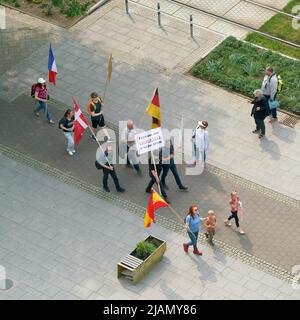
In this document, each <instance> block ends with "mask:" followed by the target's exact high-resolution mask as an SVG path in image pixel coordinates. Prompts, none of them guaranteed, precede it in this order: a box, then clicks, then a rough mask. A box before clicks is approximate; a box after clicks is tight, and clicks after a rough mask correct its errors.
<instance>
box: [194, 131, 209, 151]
mask: <svg viewBox="0 0 300 320" xmlns="http://www.w3.org/2000/svg"><path fill="white" fill-rule="evenodd" d="M195 144H196V147H197V148H198V149H199V150H200V151H207V149H208V145H209V140H208V132H207V130H204V129H202V128H198V129H197V130H196V137H195Z"/></svg>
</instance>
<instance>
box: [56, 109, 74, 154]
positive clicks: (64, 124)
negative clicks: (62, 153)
mask: <svg viewBox="0 0 300 320" xmlns="http://www.w3.org/2000/svg"><path fill="white" fill-rule="evenodd" d="M74 120H75V117H74V114H73V111H72V110H71V109H67V111H66V112H65V114H64V116H63V118H62V119H60V121H59V123H58V127H59V129H62V130H63V133H64V136H65V137H66V138H67V141H68V144H67V152H68V154H69V155H70V156H73V155H74V153H75V143H74Z"/></svg>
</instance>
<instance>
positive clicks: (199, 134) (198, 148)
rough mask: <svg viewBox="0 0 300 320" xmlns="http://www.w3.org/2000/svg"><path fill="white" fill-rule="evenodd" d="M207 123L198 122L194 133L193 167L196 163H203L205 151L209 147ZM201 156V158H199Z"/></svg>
mask: <svg viewBox="0 0 300 320" xmlns="http://www.w3.org/2000/svg"><path fill="white" fill-rule="evenodd" d="M207 127H208V122H207V121H198V126H197V128H196V129H195V131H194V134H193V137H194V138H195V142H194V150H195V160H194V165H195V164H196V162H197V161H199V160H201V162H203V163H205V161H206V155H207V150H208V146H209V138H208V132H207V130H206V129H207ZM200 156H201V158H200Z"/></svg>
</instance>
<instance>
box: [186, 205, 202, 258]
mask: <svg viewBox="0 0 300 320" xmlns="http://www.w3.org/2000/svg"><path fill="white" fill-rule="evenodd" d="M202 220H205V219H202V218H201V217H200V214H199V210H198V207H197V206H196V205H192V206H190V208H189V211H188V213H187V215H186V217H185V219H184V222H185V224H184V227H185V229H186V230H187V234H188V236H189V238H190V241H189V242H187V243H184V244H183V250H184V252H185V253H188V250H189V246H193V248H194V250H193V253H194V254H195V255H199V256H202V252H201V251H199V250H198V247H197V242H198V236H199V226H200V223H201V221H202Z"/></svg>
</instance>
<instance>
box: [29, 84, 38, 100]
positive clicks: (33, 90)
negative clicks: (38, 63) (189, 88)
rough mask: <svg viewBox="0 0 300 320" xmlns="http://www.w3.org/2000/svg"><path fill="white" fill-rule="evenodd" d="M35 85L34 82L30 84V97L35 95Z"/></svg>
mask: <svg viewBox="0 0 300 320" xmlns="http://www.w3.org/2000/svg"><path fill="white" fill-rule="evenodd" d="M36 86H37V83H34V84H33V85H32V86H31V94H30V95H31V97H32V98H34V97H35V90H36Z"/></svg>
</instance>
